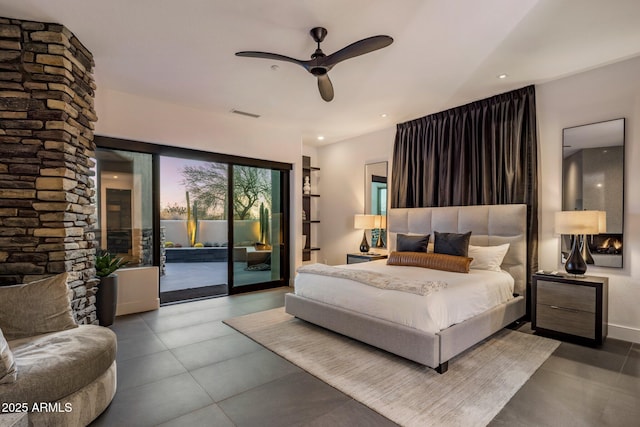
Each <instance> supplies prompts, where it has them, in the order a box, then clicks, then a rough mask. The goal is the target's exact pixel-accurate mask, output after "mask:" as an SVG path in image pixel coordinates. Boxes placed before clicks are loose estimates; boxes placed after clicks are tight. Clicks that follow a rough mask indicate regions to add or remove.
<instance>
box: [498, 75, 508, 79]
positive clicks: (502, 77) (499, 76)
mask: <svg viewBox="0 0 640 427" xmlns="http://www.w3.org/2000/svg"><path fill="white" fill-rule="evenodd" d="M498 78H499V79H500V80H502V79H506V78H507V75H506V74H499V75H498Z"/></svg>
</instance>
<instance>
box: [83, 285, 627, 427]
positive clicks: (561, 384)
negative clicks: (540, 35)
mask: <svg viewBox="0 0 640 427" xmlns="http://www.w3.org/2000/svg"><path fill="white" fill-rule="evenodd" d="M289 291H290V289H289V288H280V289H276V290H270V291H263V292H256V293H250V294H243V295H236V296H231V297H223V298H214V299H210V300H203V301H197V302H191V303H186V304H177V305H171V306H165V307H162V308H161V309H160V310H158V311H153V312H148V313H143V314H136V315H130V316H125V317H119V318H117V319H116V322H115V324H114V325H113V326H112V328H113V330H114V331H115V332H116V333H117V335H118V357H117V360H118V392H117V393H116V396H115V398H114V400H113V402H112V403H111V405H110V406H109V408H108V409H107V410H106V411H105V412H104V413H103V414H102V415H101V416H100V417H99V418H98V419H97V420H95V421H94V423H93V424H92V426H153V425H162V426H189V427H196V426H221V427H224V426H313V427H316V426H317V427H320V426H331V427H334V426H349V427H353V426H367V427H369V426H393V425H395V424H394V423H392V422H391V421H389V420H387V419H386V418H384V417H382V416H380V415H378V414H377V413H376V412H374V411H372V410H370V409H369V408H367V407H365V406H364V405H362V404H360V403H358V402H357V401H355V400H353V399H351V398H350V397H348V396H346V395H344V394H343V393H341V392H339V391H337V390H336V389H334V388H332V387H330V386H329V385H327V384H325V383H323V382H322V381H320V380H318V379H316V378H315V377H313V376H311V375H309V374H307V373H306V372H304V371H302V370H301V369H299V368H298V367H296V366H295V365H293V364H291V363H289V362H287V361H286V360H284V359H282V358H281V357H279V356H277V355H275V354H273V353H271V352H270V351H268V350H266V349H264V348H263V347H261V346H260V345H258V344H256V343H254V342H253V341H251V340H250V339H248V338H246V337H245V336H244V335H242V334H240V333H238V332H236V331H235V330H233V329H231V328H229V327H228V326H226V325H224V324H223V323H222V322H221V321H222V320H223V319H226V318H229V317H234V316H239V315H243V314H248V313H252V312H257V311H262V310H267V309H271V308H275V307H278V306H282V305H283V303H284V294H285V293H286V292H289ZM527 328H528V324H525V325H524V326H523V327H522V328H521V330H522V331H523V332H530V330H528V329H527ZM449 369H455V367H454V366H450V367H449ZM638 420H640V345H638V344H633V345H632V344H631V343H627V342H623V341H618V340H613V339H608V340H607V341H606V343H605V345H604V346H603V347H602V348H601V349H592V348H588V347H582V346H578V345H574V344H569V343H562V344H561V345H560V347H558V349H557V350H556V352H555V353H554V354H553V355H552V356H551V357H550V358H549V359H548V360H547V361H546V362H545V363H544V364H543V365H542V366H541V368H540V369H539V370H538V371H537V372H536V373H535V374H534V375H533V376H532V377H531V378H530V379H529V381H528V382H527V383H526V384H525V385H524V386H523V387H522V388H521V389H520V390H519V391H518V393H516V395H515V396H514V397H513V398H512V399H511V401H510V402H509V403H508V404H507V405H506V406H505V408H504V409H503V410H502V411H501V412H500V413H499V414H498V415H497V416H496V418H495V419H494V420H493V421H492V423H491V425H492V426H510V427H512V426H636V425H638V423H639V421H638Z"/></svg>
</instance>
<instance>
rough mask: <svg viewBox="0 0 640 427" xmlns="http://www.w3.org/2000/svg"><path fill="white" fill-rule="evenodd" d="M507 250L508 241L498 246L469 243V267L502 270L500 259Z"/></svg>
mask: <svg viewBox="0 0 640 427" xmlns="http://www.w3.org/2000/svg"><path fill="white" fill-rule="evenodd" d="M508 250H509V243H505V244H504V245H498V246H473V245H469V257H470V258H473V261H471V265H470V268H472V269H475V270H489V271H502V269H501V268H500V266H501V265H502V260H503V259H504V256H505V255H506V254H507V251H508Z"/></svg>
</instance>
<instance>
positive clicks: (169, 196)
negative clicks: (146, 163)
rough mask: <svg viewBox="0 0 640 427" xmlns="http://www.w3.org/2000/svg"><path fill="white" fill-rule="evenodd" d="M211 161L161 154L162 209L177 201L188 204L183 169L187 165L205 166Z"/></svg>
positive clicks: (181, 204)
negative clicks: (183, 182)
mask: <svg viewBox="0 0 640 427" xmlns="http://www.w3.org/2000/svg"><path fill="white" fill-rule="evenodd" d="M208 163H209V162H203V161H199V160H188V159H180V158H177V157H165V156H160V209H161V210H162V209H164V208H165V207H167V205H170V204H174V203H177V204H178V205H180V206H185V207H186V206H187V199H186V196H185V188H184V185H183V184H182V180H183V177H182V173H181V172H182V169H183V168H184V167H185V166H205V165H207V164H208Z"/></svg>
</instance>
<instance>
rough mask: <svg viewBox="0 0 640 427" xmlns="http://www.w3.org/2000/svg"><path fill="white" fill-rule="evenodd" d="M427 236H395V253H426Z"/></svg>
mask: <svg viewBox="0 0 640 427" xmlns="http://www.w3.org/2000/svg"><path fill="white" fill-rule="evenodd" d="M429 236H430V235H429V234H427V235H426V236H420V235H418V236H410V235H408V234H398V235H397V236H396V251H398V252H427V245H428V244H429Z"/></svg>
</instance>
